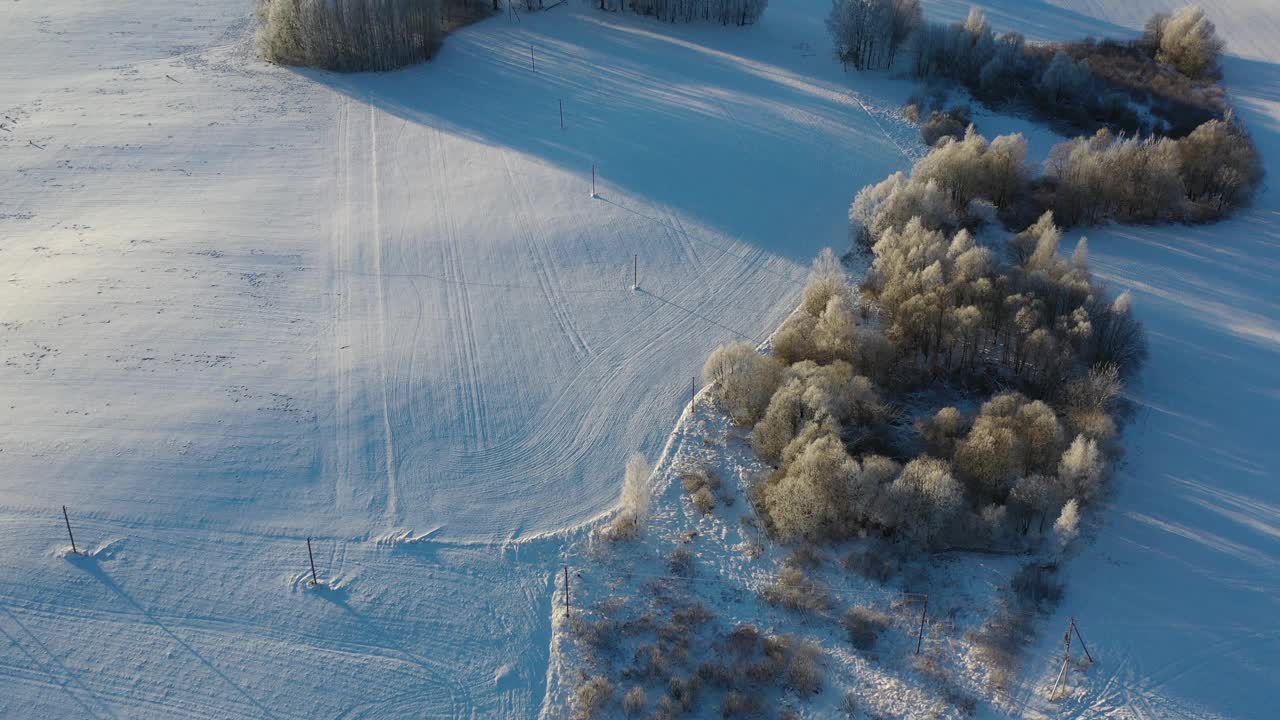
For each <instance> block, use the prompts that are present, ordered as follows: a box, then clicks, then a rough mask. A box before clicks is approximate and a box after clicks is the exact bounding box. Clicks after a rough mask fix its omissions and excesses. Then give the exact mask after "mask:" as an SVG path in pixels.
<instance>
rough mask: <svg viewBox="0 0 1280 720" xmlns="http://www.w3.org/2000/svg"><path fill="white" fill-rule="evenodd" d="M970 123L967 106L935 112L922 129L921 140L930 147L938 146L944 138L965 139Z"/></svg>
mask: <svg viewBox="0 0 1280 720" xmlns="http://www.w3.org/2000/svg"><path fill="white" fill-rule="evenodd" d="M970 122H971V120H970V111H969V108H968V107H967V106H964V105H958V106H956V107H953V108H951V109H950V110H946V111H941V112H940V111H936V110H935V111H934V112H932V113H930V114H929V119H928V120H926V121H925V122H924V125H922V126H921V127H920V139H921V140H923V141H924V144H925V145H928V146H929V147H933V146H935V145H937V144H938V141H939V140H941V139H943V138H951V139H953V140H960V139H963V138H964V134H965V130H966V129H967V128H968V127H969V123H970Z"/></svg>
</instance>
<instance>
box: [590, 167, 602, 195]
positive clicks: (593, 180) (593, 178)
mask: <svg viewBox="0 0 1280 720" xmlns="http://www.w3.org/2000/svg"><path fill="white" fill-rule="evenodd" d="M598 197H600V196H599V195H596V164H595V163H591V198H592V199H593V200H594V199H595V198H598Z"/></svg>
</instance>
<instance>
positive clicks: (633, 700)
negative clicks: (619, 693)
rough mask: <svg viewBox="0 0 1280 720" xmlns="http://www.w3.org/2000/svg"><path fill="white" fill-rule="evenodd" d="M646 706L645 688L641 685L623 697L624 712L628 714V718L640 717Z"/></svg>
mask: <svg viewBox="0 0 1280 720" xmlns="http://www.w3.org/2000/svg"><path fill="white" fill-rule="evenodd" d="M644 706H645V693H644V688H642V687H640V686H639V685H636V686H635V687H633V688H631V689H630V690H628V691H627V694H626V695H624V696H623V697H622V711H623V712H625V713H626V714H627V717H635V716H636V715H639V714H640V711H641V710H644Z"/></svg>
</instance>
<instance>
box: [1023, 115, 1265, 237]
mask: <svg viewBox="0 0 1280 720" xmlns="http://www.w3.org/2000/svg"><path fill="white" fill-rule="evenodd" d="M1045 171H1046V172H1045V181H1046V182H1045V183H1044V187H1045V190H1046V196H1047V197H1046V203H1047V204H1048V206H1049V207H1052V208H1053V210H1054V212H1055V214H1056V215H1057V217H1058V218H1060V219H1061V220H1063V221H1065V222H1067V223H1073V224H1074V223H1098V222H1101V221H1103V220H1107V219H1112V220H1119V221H1126V222H1156V221H1184V220H1186V221H1195V222H1202V221H1206V220H1212V219H1216V218H1219V217H1221V216H1223V215H1224V214H1226V213H1227V212H1229V211H1230V210H1231V209H1232V208H1236V207H1243V206H1246V205H1248V204H1249V203H1250V202H1251V201H1252V199H1253V194H1254V191H1255V190H1256V189H1257V187H1258V186H1259V185H1260V184H1261V182H1262V176H1263V170H1262V161H1261V158H1260V157H1259V156H1258V152H1257V149H1256V148H1255V147H1254V145H1253V143H1252V142H1251V141H1250V139H1249V136H1248V134H1247V133H1246V132H1245V130H1244V128H1243V127H1242V126H1241V125H1240V124H1239V123H1237V122H1235V121H1234V120H1233V119H1231V118H1228V119H1227V120H1210V121H1209V122H1206V123H1205V124H1203V125H1201V126H1200V127H1198V128H1196V129H1195V130H1194V131H1192V132H1191V134H1190V135H1187V136H1186V137H1184V138H1181V139H1179V140H1173V139H1171V138H1167V137H1166V138H1152V137H1148V138H1143V139H1139V138H1136V137H1125V136H1124V135H1119V136H1117V135H1113V134H1111V133H1110V132H1109V131H1107V130H1099V131H1098V132H1097V133H1096V134H1095V135H1094V136H1093V137H1091V138H1076V139H1074V140H1071V141H1069V142H1065V143H1062V144H1060V145H1058V146H1057V147H1055V148H1053V151H1052V152H1051V153H1050V154H1049V159H1048V161H1047V162H1046V164H1045Z"/></svg>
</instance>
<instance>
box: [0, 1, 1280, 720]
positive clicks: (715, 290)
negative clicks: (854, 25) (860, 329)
mask: <svg viewBox="0 0 1280 720" xmlns="http://www.w3.org/2000/svg"><path fill="white" fill-rule="evenodd" d="M969 4H970V3H968V2H950V1H949V0H934V1H933V2H930V3H929V4H928V7H927V10H928V12H930V13H931V14H935V15H938V14H941V15H946V14H947V13H951V15H954V16H956V17H959V16H962V15H963V12H965V11H967V7H968V5H969ZM979 4H984V5H986V6H988V7H989V8H990V9H991V13H990V16H991V19H992V22H993V24H995V25H996V26H997V27H1000V28H1006V27H1016V28H1017V29H1019V30H1021V31H1023V32H1025V33H1026V34H1027V35H1028V36H1029V37H1033V38H1058V37H1077V36H1080V35H1085V34H1095V35H1099V36H1101V35H1107V34H1116V33H1119V32H1122V31H1125V29H1128V31H1129V32H1132V31H1133V29H1134V28H1137V27H1140V24H1141V22H1142V21H1143V20H1144V19H1145V17H1146V16H1147V15H1149V14H1150V12H1151V11H1153V10H1156V9H1161V10H1164V9H1168V8H1169V7H1171V6H1175V5H1177V4H1180V3H1176V2H1173V1H1172V0H1170V1H1169V2H1165V1H1164V0H1140V1H1139V2H1133V3H1104V2H1100V1H1099V0H1055V2H1054V4H1052V5H1050V4H1047V3H1045V2H1040V1H1038V0H1029V1H1027V2H1019V1H1017V0H1000V1H999V2H994V3H993V2H988V3H979ZM1202 4H1204V5H1205V7H1206V10H1208V11H1209V13H1210V14H1211V16H1212V17H1213V19H1214V20H1215V21H1216V22H1217V24H1218V27H1219V29H1220V31H1221V32H1222V34H1223V35H1224V36H1225V37H1226V39H1227V41H1228V44H1229V48H1230V49H1231V51H1232V52H1235V53H1238V55H1237V56H1233V57H1231V58H1228V60H1227V62H1226V71H1227V78H1226V82H1227V84H1228V86H1229V89H1230V91H1231V93H1232V98H1233V102H1234V103H1235V104H1236V106H1237V107H1238V109H1239V111H1240V113H1241V115H1242V117H1243V118H1244V119H1245V121H1246V122H1247V123H1248V124H1249V125H1250V127H1251V128H1252V130H1253V132H1254V135H1255V138H1256V139H1257V141H1258V143H1259V146H1260V147H1261V148H1262V151H1263V153H1264V156H1265V157H1266V158H1267V160H1268V162H1269V163H1270V164H1271V165H1272V167H1273V168H1275V167H1276V166H1275V163H1274V162H1271V161H1272V158H1274V157H1276V156H1277V153H1278V152H1280V65H1277V63H1280V49H1277V48H1276V46H1275V43H1274V38H1275V37H1276V30H1277V26H1278V25H1280V11H1277V10H1276V9H1275V8H1274V7H1272V3H1270V2H1266V1H1265V0H1210V1H1208V2H1205V3H1202ZM826 9H827V3H826V2H823V1H822V0H795V1H793V2H782V1H779V0H775V2H774V3H773V4H772V5H771V7H770V8H769V10H768V12H767V13H766V15H765V17H764V19H763V20H762V21H761V22H760V24H759V25H757V26H755V27H751V28H746V29H739V28H720V27H717V26H709V25H692V26H679V25H677V26H671V25H663V24H659V23H654V22H651V21H648V20H646V19H643V18H633V17H628V16H625V15H621V14H619V15H613V14H601V13H596V12H592V11H590V10H589V9H587V8H584V7H580V6H579V5H578V4H577V3H569V4H566V5H563V6H560V7H558V8H556V9H554V10H552V11H549V12H546V13H541V14H525V15H524V16H523V17H522V20H521V21H520V22H519V23H517V24H513V23H511V22H509V21H508V20H507V19H506V18H503V17H500V18H495V19H492V20H488V21H485V22H482V23H479V24H477V25H475V26H472V27H469V28H466V29H464V30H462V31H460V32H458V33H455V34H453V35H451V36H450V37H448V38H447V40H446V43H445V46H444V49H443V51H442V52H441V54H440V55H439V56H438V57H437V58H436V59H435V60H433V61H432V62H431V63H428V64H425V65H422V66H419V67H415V68H411V69H407V70H403V71H399V72H395V73H389V74H383V75H350V76H335V75H332V74H328V73H320V72H309V71H295V70H288V69H283V68H276V67H272V66H269V65H266V64H264V63H262V62H260V61H259V60H257V59H256V58H255V56H254V53H253V49H252V43H251V37H250V35H251V24H250V7H249V3H248V2H246V1H245V0H206V1H205V2H202V3H199V4H191V5H183V4H176V3H170V2H162V1H161V0H119V1H117V2H112V3H83V2H75V1H74V0H40V1H39V2H37V1H35V0H19V1H18V2H11V3H7V4H5V5H4V7H3V9H0V39H2V40H3V42H0V268H2V271H3V272H2V275H3V279H4V282H3V283H0V308H2V309H0V314H2V315H3V317H0V355H3V361H4V362H3V364H2V365H0V378H3V385H2V386H3V388H4V397H3V399H4V400H5V401H6V402H4V403H0V412H2V413H4V416H3V424H2V425H0V548H2V549H3V552H0V578H2V579H3V584H0V716H2V717H16V718H26V717H31V718H57V717H76V718H81V717H120V718H125V717H128V718H134V717H141V718H162V717H163V718H173V717H255V718H257V717H278V718H289V717H308V718H310V717H344V718H358V717H380V718H399V717H442V718H443V717H500V718H528V717H533V716H535V715H537V714H538V713H539V711H540V709H542V708H543V696H544V693H545V690H546V677H547V668H548V663H549V660H550V658H549V646H550V633H551V618H552V615H553V612H552V607H551V603H552V588H553V586H554V578H553V573H555V571H556V570H557V569H558V565H559V559H560V557H559V556H560V553H561V548H562V547H563V544H564V542H565V541H566V540H568V539H571V538H572V537H574V536H575V532H576V531H575V530H574V528H577V527H580V526H581V525H582V524H583V523H585V522H587V521H589V520H591V519H592V518H593V517H596V516H597V515H598V514H599V513H600V512H602V511H604V510H605V509H606V508H607V507H608V506H609V505H610V504H611V503H612V502H613V500H614V498H616V496H617V493H618V488H619V484H620V483H619V480H620V478H621V470H622V464H623V461H624V459H625V457H626V455H627V454H628V453H629V452H631V451H634V450H640V451H642V452H645V453H647V454H649V455H650V456H651V457H654V456H656V455H657V453H658V451H659V450H660V449H661V448H662V447H663V444H664V441H665V440H666V438H667V435H668V432H669V431H670V428H671V425H672V422H673V421H674V420H675V419H676V417H677V416H678V415H679V413H680V412H681V408H682V406H683V405H685V404H686V399H687V397H688V395H687V393H688V383H689V378H690V377H691V376H693V375H695V374H696V373H697V371H698V369H699V368H700V367H701V363H702V360H703V358H704V357H705V355H706V353H707V351H708V350H709V349H711V348H712V347H714V346H715V345H716V344H718V343H720V342H724V341H726V340H730V339H751V340H759V339H761V338H763V337H764V336H765V335H767V334H768V332H769V331H771V330H772V329H773V328H774V327H775V326H776V325H777V324H778V323H779V322H780V321H781V319H782V318H783V317H784V316H785V314H786V313H787V312H789V311H790V309H791V308H792V307H793V306H794V304H795V300H796V297H797V292H798V289H799V281H800V279H801V278H802V277H803V268H804V266H805V265H807V263H808V261H809V259H810V258H812V257H813V255H814V254H815V253H816V252H817V251H818V249H819V248H821V247H823V246H827V245H831V246H835V247H841V246H842V245H843V244H844V242H845V224H846V220H845V211H846V208H847V205H848V201H849V199H850V198H851V196H852V194H853V193H854V192H856V190H857V189H858V188H860V187H861V186H863V185H865V184H866V183H868V182H871V181H876V180H879V179H881V178H883V177H884V176H886V175H888V174H889V173H891V172H893V171H894V170H897V169H901V168H904V167H905V166H906V164H907V162H908V157H909V156H914V155H915V154H917V153H918V152H919V147H918V146H917V145H916V144H914V143H915V138H914V132H913V131H912V130H911V129H910V128H907V127H905V126H903V125H901V124H900V123H898V122H897V121H895V120H894V119H893V118H892V113H893V110H894V108H896V106H897V105H898V104H899V103H900V101H901V100H902V98H903V97H905V93H906V92H907V91H908V90H909V88H908V87H907V86H906V84H904V83H896V82H891V81H886V80H884V79H883V78H880V77H878V76H875V75H853V74H850V75H844V74H843V73H842V72H841V69H840V67H839V64H838V63H835V62H833V61H832V60H831V58H830V55H829V50H828V48H829V41H828V39H827V37H826V34H825V31H824V29H823V27H822V19H823V16H824V15H825V12H826ZM530 46H533V49H534V64H535V65H536V70H534V69H532V68H530V63H529V60H530V59H529V49H530ZM560 100H563V102H564V117H565V125H566V128H565V129H564V130H561V129H560V125H559V112H558V102H557V101H560ZM592 163H596V164H597V165H598V168H599V172H600V180H599V185H598V189H599V192H600V195H601V198H600V199H598V200H593V199H591V198H590V197H588V194H589V192H590V176H591V166H592ZM1086 234H1088V235H1089V238H1090V249H1091V258H1092V262H1093V264H1094V266H1095V269H1096V270H1097V271H1098V272H1100V273H1101V274H1103V275H1104V276H1105V277H1107V278H1108V279H1109V280H1110V281H1111V282H1113V284H1114V285H1115V286H1116V287H1117V288H1127V289H1132V290H1133V291H1134V293H1135V297H1136V300H1137V307H1138V312H1139V313H1140V315H1141V317H1142V318H1143V319H1144V320H1145V321H1146V322H1147V325H1148V329H1149V332H1150V334H1151V336H1152V361H1151V363H1150V364H1149V365H1148V367H1147V368H1146V370H1145V371H1144V373H1143V375H1142V378H1141V380H1140V382H1139V383H1138V384H1137V385H1135V387H1134V388H1133V389H1132V394H1133V396H1134V399H1135V401H1136V402H1137V404H1138V406H1139V408H1140V410H1139V412H1138V414H1137V416H1136V417H1135V419H1134V422H1133V424H1132V425H1131V426H1130V429H1129V431H1128V433H1127V435H1126V441H1127V443H1128V446H1129V455H1128V461H1127V463H1126V466H1125V468H1124V471H1123V472H1122V473H1121V475H1120V477H1118V478H1117V480H1116V482H1115V488H1116V492H1115V494H1114V496H1113V497H1112V498H1111V500H1110V502H1109V503H1108V505H1107V506H1106V507H1104V508H1102V509H1101V510H1100V511H1099V512H1097V513H1096V514H1095V515H1094V516H1093V517H1094V518H1095V523H1094V525H1093V526H1092V527H1091V528H1090V531H1089V533H1088V538H1087V544H1086V545H1085V546H1084V547H1083V549H1082V551H1081V553H1080V555H1079V557H1077V558H1075V559H1073V560H1072V561H1071V563H1070V565H1069V586H1068V595H1067V598H1066V600H1065V602H1064V603H1063V605H1062V610H1061V611H1060V617H1057V618H1054V619H1053V620H1052V621H1051V626H1052V627H1054V628H1057V627H1058V626H1061V625H1064V624H1065V621H1066V617H1067V616H1068V615H1070V614H1074V615H1075V616H1076V617H1077V618H1078V619H1079V620H1080V622H1081V627H1082V629H1083V630H1084V631H1085V633H1086V637H1087V638H1088V639H1089V642H1090V649H1091V650H1092V651H1094V653H1095V655H1097V656H1099V658H1100V662H1099V664H1098V665H1096V666H1095V667H1094V668H1093V669H1092V670H1090V672H1089V674H1087V675H1085V676H1084V678H1083V680H1082V681H1081V682H1080V684H1079V686H1078V687H1077V688H1075V689H1074V690H1073V695H1072V698H1071V699H1070V700H1069V701H1068V702H1067V703H1065V704H1064V705H1063V707H1062V708H1061V709H1062V711H1063V712H1065V713H1066V714H1067V715H1068V716H1070V717H1081V718H1088V717H1104V716H1115V717H1132V718H1164V717H1196V718H1200V717H1208V718H1265V717H1270V716H1272V714H1273V713H1272V705H1273V702H1272V701H1271V698H1270V697H1269V696H1268V695H1269V694H1268V692H1267V691H1268V690H1269V689H1272V688H1273V687H1274V675H1275V672H1276V668H1277V667H1280V632H1278V631H1277V629H1276V627H1277V626H1276V624H1275V622H1274V617H1275V615H1276V611H1277V610H1280V599H1278V598H1280V581H1277V578H1278V577H1280V572H1278V570H1280V568H1278V567H1277V565H1278V564H1280V562H1278V558H1280V520H1278V519H1277V518H1278V517H1280V491H1278V490H1277V487H1280V485H1278V484H1277V482H1276V470H1275V468H1276V466H1277V463H1278V462H1280V450H1277V447H1276V444H1275V443H1274V442H1273V438H1272V436H1273V435H1274V431H1273V429H1272V425H1273V424H1274V422H1273V421H1274V418H1275V417H1276V408H1277V402H1278V401H1280V370H1277V368H1280V304H1278V301H1277V296H1276V291H1275V289H1274V278H1275V277H1277V275H1278V274H1280V193H1278V192H1277V191H1276V190H1268V191H1267V192H1266V193H1264V195H1263V196H1262V197H1261V198H1260V201H1259V203H1258V205H1257V207H1256V208H1255V209H1253V210H1251V211H1249V212H1247V213H1243V214H1241V215H1240V216H1239V217H1237V218H1236V219H1233V220H1231V221H1229V222H1226V223H1222V224H1218V225H1213V226H1207V227H1202V228H1181V227H1153V228H1140V229H1134V228H1114V229H1107V230H1098V229H1094V230H1092V231H1089V232H1087V233H1086ZM633 255H639V256H640V260H639V267H640V289H639V290H638V291H632V290H631V270H632V266H631V262H632V257H633ZM64 503H65V504H67V505H69V506H70V510H71V513H72V521H73V524H74V527H75V530H76V533H77V534H76V541H77V543H78V544H79V545H80V548H81V550H87V551H88V552H89V556H88V557H76V556H71V555H68V554H67V552H66V550H67V547H66V546H67V541H66V539H65V537H64V536H63V535H62V532H63V530H62V528H61V527H60V523H61V518H60V517H59V515H60V506H61V505H62V504H64ZM307 536H312V537H313V544H314V549H315V555H316V563H317V566H318V568H319V571H320V574H321V576H322V577H321V579H322V580H323V581H325V583H326V585H325V586H324V587H321V588H309V587H308V586H307V577H306V575H307V574H308V572H309V571H308V570H307V564H306V555H305V552H306V547H305V544H304V540H305V538H306V537H307ZM1058 638H1059V634H1058V632H1057V631H1056V630H1055V631H1051V632H1046V633H1045V639H1044V642H1043V644H1042V647H1040V648H1038V649H1037V650H1036V651H1035V652H1034V653H1033V657H1034V658H1036V659H1037V662H1036V663H1033V664H1032V667H1033V668H1034V669H1035V670H1037V671H1039V670H1044V671H1045V672H1051V671H1053V672H1056V664H1055V663H1053V662H1052V658H1053V657H1054V653H1055V652H1057V645H1056V643H1057V642H1058ZM1031 681H1033V682H1034V681H1035V678H1032V679H1031Z"/></svg>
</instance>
